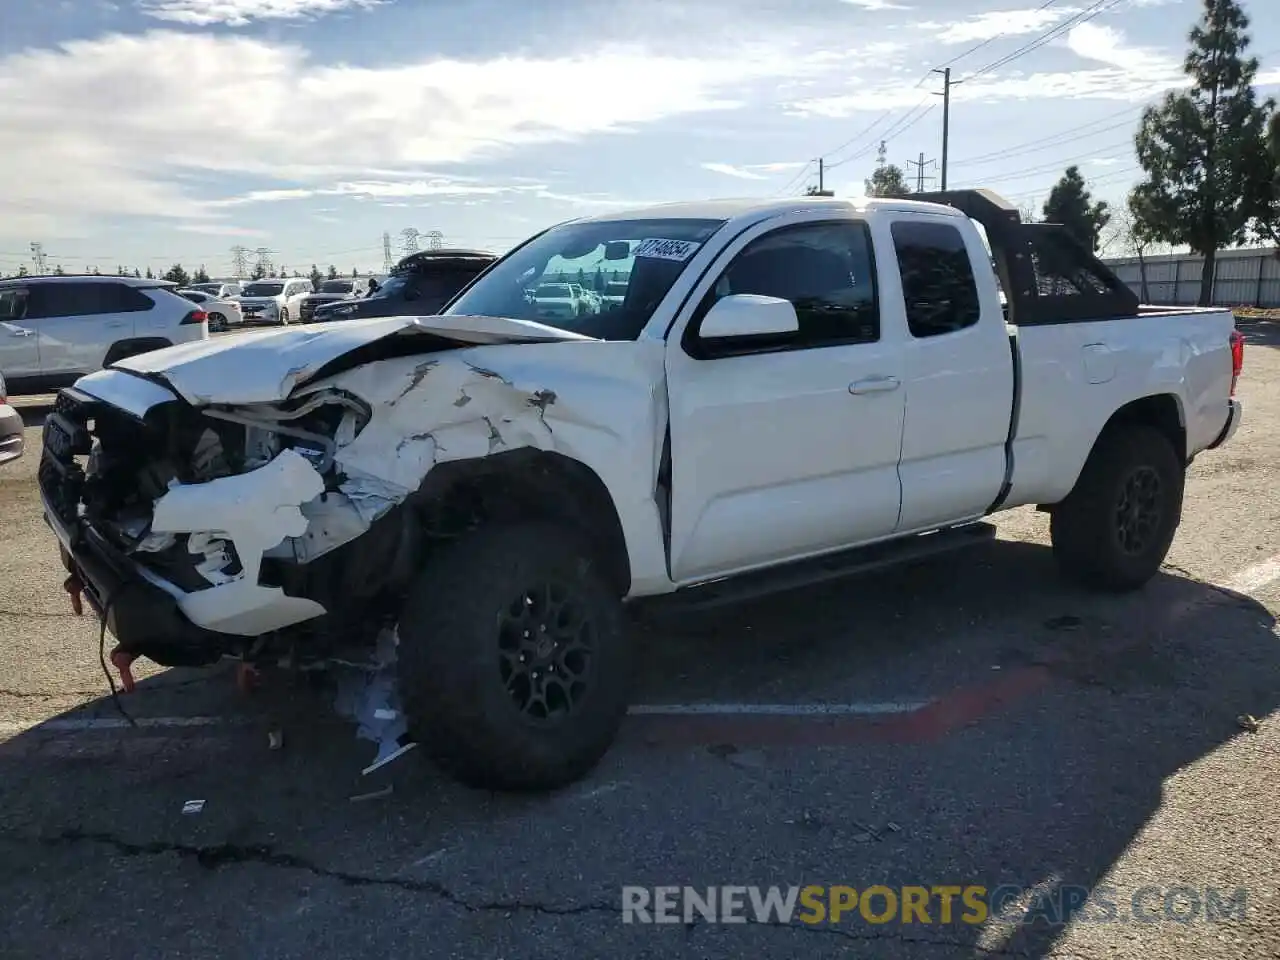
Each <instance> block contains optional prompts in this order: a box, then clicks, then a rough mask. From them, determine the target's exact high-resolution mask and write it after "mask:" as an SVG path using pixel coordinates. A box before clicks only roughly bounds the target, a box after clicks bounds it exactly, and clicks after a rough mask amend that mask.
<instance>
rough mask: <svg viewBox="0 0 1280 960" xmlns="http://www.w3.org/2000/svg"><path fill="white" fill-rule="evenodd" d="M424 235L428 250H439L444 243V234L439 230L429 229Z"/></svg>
mask: <svg viewBox="0 0 1280 960" xmlns="http://www.w3.org/2000/svg"><path fill="white" fill-rule="evenodd" d="M424 236H426V238H427V249H428V250H439V249H440V248H441V247H442V246H443V245H444V234H443V233H441V232H440V231H439V230H431V231H429V232H428V233H426V234H424Z"/></svg>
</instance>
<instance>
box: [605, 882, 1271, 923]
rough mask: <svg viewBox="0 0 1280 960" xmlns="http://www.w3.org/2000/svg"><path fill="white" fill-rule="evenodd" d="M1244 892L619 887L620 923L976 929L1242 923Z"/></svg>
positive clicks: (1106, 888)
mask: <svg viewBox="0 0 1280 960" xmlns="http://www.w3.org/2000/svg"><path fill="white" fill-rule="evenodd" d="M1247 909H1248V891H1247V890H1246V889H1245V888H1243V887H1237V888H1234V889H1227V888H1218V887H1189V886H1169V887H1156V886H1146V887H1138V888H1136V889H1133V890H1131V891H1122V890H1120V889H1119V888H1117V887H1112V886H1096V887H1083V886H1066V885H1063V886H1058V887H1054V888H1052V889H1050V890H1048V891H1037V890H1033V889H1031V888H1027V887H1019V886H1013V885H1006V886H999V887H992V888H987V887H985V886H981V885H978V884H968V885H959V884H955V885H951V884H947V885H932V886H902V887H889V886H884V885H879V884H877V885H872V886H869V887H865V888H861V889H859V888H857V887H852V886H844V885H835V886H820V885H814V884H810V885H808V886H792V887H779V886H772V887H755V886H722V887H679V886H661V887H639V886H636V887H623V888H622V922H623V923H694V922H696V921H702V922H705V923H761V924H789V923H795V922H797V921H798V922H800V923H806V924H823V923H869V924H889V923H898V924H917V925H925V924H929V925H942V926H945V925H949V924H955V923H962V924H971V925H976V924H981V923H986V922H987V921H988V920H990V919H992V918H997V919H1001V920H1017V921H1018V922H1021V923H1025V924H1034V923H1048V924H1051V925H1059V924H1067V923H1196V922H1201V923H1204V922H1208V923H1222V922H1226V921H1232V920H1235V921H1242V920H1244V919H1245V916H1246V911H1247Z"/></svg>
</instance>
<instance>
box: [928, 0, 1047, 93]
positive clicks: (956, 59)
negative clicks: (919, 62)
mask: <svg viewBox="0 0 1280 960" xmlns="http://www.w3.org/2000/svg"><path fill="white" fill-rule="evenodd" d="M1057 2H1058V0H1045V2H1044V3H1042V4H1040V6H1038V7H1036V12H1037V13H1038V12H1039V11H1041V10H1045V9H1047V8H1049V7H1052V6H1053V5H1054V4H1055V3H1057ZM1005 36H1008V34H1006V33H1005V32H1004V31H1001V32H1000V33H997V34H995V35H994V36H991V37H987V39H985V40H983V41H981V42H980V43H976V44H974V45H973V46H972V47H970V48H969V49H968V50H966V51H965V52H964V53H960V54H957V55H956V56H954V57H952V58H951V59H950V60H947V61H944V62H943V63H940V64H938V66H937V68H936V69H938V70H941V69H942V68H943V67H950V66H952V65H954V64H956V63H959V62H960V61H961V60H963V59H964V58H965V57H967V56H969V55H970V54H974V53H977V52H978V51H979V50H981V49H982V48H983V47H986V46H987V45H989V44H992V43H995V42H996V41H997V40H999V39H1000V38H1001V37H1005ZM917 86H919V84H917Z"/></svg>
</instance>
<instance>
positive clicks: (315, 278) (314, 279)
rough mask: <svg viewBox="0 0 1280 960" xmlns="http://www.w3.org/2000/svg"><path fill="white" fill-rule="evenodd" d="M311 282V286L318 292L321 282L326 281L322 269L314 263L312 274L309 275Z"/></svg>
mask: <svg viewBox="0 0 1280 960" xmlns="http://www.w3.org/2000/svg"><path fill="white" fill-rule="evenodd" d="M307 277H308V278H310V280H311V285H312V286H313V287H315V288H316V289H317V290H318V289H320V281H321V280H323V279H324V274H323V273H321V272H320V268H319V267H317V266H316V265H315V264H314V263H313V264H312V265H311V272H310V273H308V274H307Z"/></svg>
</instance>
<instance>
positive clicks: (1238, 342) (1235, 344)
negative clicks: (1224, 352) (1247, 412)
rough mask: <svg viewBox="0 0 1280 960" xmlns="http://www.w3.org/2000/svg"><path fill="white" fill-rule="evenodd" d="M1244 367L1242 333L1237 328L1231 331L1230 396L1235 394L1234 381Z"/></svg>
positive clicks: (1235, 381)
mask: <svg viewBox="0 0 1280 960" xmlns="http://www.w3.org/2000/svg"><path fill="white" fill-rule="evenodd" d="M1243 369H1244V334H1243V333H1241V332H1240V331H1239V330H1232V331H1231V396H1233V397H1234V396H1235V395H1236V383H1237V382H1238V381H1239V380H1240V372H1241V371H1242V370H1243Z"/></svg>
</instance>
